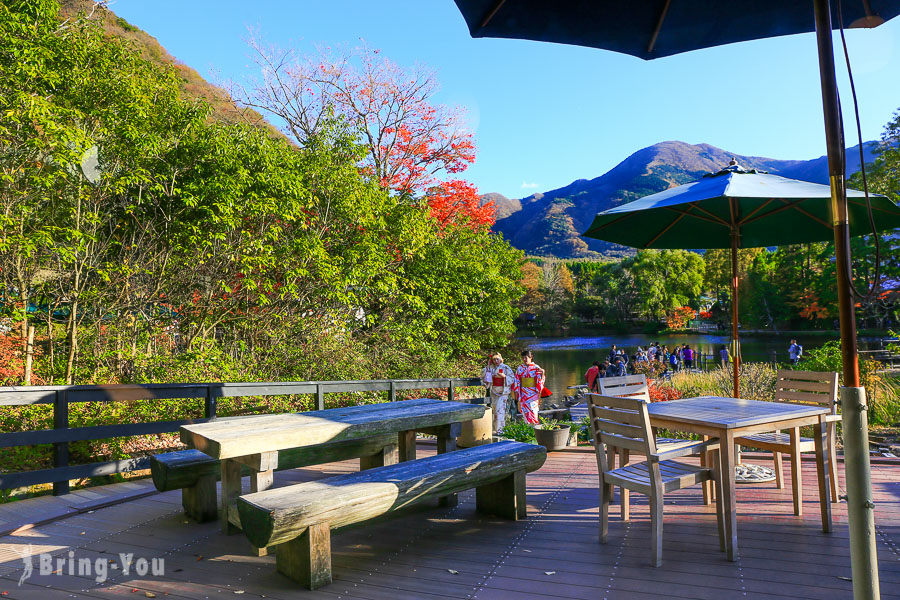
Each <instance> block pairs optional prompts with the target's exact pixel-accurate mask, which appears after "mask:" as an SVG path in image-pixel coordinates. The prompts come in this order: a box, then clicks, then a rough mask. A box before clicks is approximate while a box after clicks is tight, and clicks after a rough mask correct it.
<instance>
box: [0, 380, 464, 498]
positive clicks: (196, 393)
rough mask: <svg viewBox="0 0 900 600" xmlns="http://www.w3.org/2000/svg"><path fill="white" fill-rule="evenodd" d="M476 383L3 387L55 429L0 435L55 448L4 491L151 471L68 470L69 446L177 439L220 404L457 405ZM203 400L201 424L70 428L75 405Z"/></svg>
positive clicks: (3, 479)
mask: <svg viewBox="0 0 900 600" xmlns="http://www.w3.org/2000/svg"><path fill="white" fill-rule="evenodd" d="M481 385H482V383H481V380H480V379H479V378H477V377H462V378H441V379H382V380H370V381H299V382H298V381H287V382H261V383H259V382H258V383H151V384H141V385H74V386H34V387H25V386H23V387H0V406H27V405H32V404H52V405H53V429H43V430H39V431H17V432H12V433H0V452H2V448H12V447H16V446H32V445H36V444H53V468H51V469H41V470H37V471H22V472H17V473H0V490H3V489H10V488H17V487H23V486H29V485H37V484H42V483H53V494H54V495H61V494H66V493H68V491H69V480H70V479H80V478H84V477H97V476H101V475H112V474H114V473H124V472H127V471H135V470H140V469H147V468H149V464H150V459H149V457H146V456H145V457H139V458H129V459H124V460H113V461H107V462H98V463H91V464H84V465H74V466H70V465H69V442H78V441H87V440H101V439H107V438H114V437H125V436H132V435H149V434H155V433H173V432H176V431H178V428H179V427H181V426H182V425H187V424H189V423H202V422H205V421H209V420H212V419H215V418H216V409H217V402H218V399H219V398H234V397H241V396H282V395H287V394H314V395H315V397H316V408H317V409H319V410H322V409H324V408H325V394H333V393H341V392H387V394H388V395H387V398H388V400H389V401H391V402H393V401H395V400H396V399H397V392H398V391H400V390H421V389H434V388H447V398H448V399H449V400H453V399H454V398H455V396H456V388H457V387H468V386H481ZM199 398H202V399H203V413H204V414H203V418H202V419H181V420H176V421H155V422H151V423H125V424H120V425H95V426H91V427H69V404H71V403H73V402H123V401H129V400H174V399H199Z"/></svg>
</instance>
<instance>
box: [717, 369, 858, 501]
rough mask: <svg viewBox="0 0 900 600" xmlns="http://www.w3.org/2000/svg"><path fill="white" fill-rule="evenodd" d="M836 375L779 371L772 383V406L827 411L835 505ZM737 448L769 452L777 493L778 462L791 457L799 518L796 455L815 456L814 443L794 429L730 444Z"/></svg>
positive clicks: (780, 468)
mask: <svg viewBox="0 0 900 600" xmlns="http://www.w3.org/2000/svg"><path fill="white" fill-rule="evenodd" d="M837 386H838V374H837V373H834V372H831V373H820V372H816V371H791V370H789V369H779V370H778V374H777V380H776V383H775V402H792V403H798V404H819V405H822V406H827V407H828V408H830V409H831V415H829V416H828V419H827V426H826V427H827V433H828V447H829V452H830V453H831V471H830V472H829V473H828V479H829V480H830V483H831V501H832V502H838V493H837V480H838V478H837V460H835V445H836V441H837V434H836V432H835V423H836V422H837V421H838V420H840V418H841V417H840V415H838V412H837V407H838V392H837ZM734 442H735V444H736V445H737V446H738V447H740V446H750V447H752V448H759V449H760V450H770V451H771V452H772V453H773V458H774V461H775V484H776V486H777V487H778V489H784V472H783V464H782V462H781V455H782V454H790V455H791V489H792V491H793V496H794V514H795V515H798V516H799V515H802V514H803V481H802V477H801V473H802V471H801V468H800V454H801V453H803V452H815V451H816V444H815V440H813V439H811V438H805V437H800V428H799V427H794V428H793V429H790V430H789V431H788V432H787V433H785V432H782V431H774V432H771V433H757V434H753V435H748V436H745V437H741V438H737V439H735V440H734Z"/></svg>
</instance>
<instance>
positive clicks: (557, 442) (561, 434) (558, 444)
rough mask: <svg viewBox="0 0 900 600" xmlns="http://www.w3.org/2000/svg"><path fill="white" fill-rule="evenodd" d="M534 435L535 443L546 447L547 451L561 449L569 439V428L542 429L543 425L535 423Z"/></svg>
mask: <svg viewBox="0 0 900 600" xmlns="http://www.w3.org/2000/svg"><path fill="white" fill-rule="evenodd" d="M534 437H535V440H536V441H537V443H538V444H540V445H541V446H543V447H544V448H546V449H547V451H548V452H550V451H553V450H562V449H563V448H565V447H566V444H567V443H568V441H569V428H568V427H557V428H555V429H544V427H543V425H535V426H534Z"/></svg>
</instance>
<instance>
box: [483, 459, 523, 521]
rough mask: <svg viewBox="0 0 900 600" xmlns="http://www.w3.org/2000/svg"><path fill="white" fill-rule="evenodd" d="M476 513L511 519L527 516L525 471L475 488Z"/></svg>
mask: <svg viewBox="0 0 900 600" xmlns="http://www.w3.org/2000/svg"><path fill="white" fill-rule="evenodd" d="M475 506H476V508H477V509H478V512H480V513H484V514H488V515H495V516H498V517H503V518H506V519H512V520H513V521H516V520H518V519H524V518H525V517H526V516H527V506H526V503H525V471H516V472H515V473H512V474H510V475H509V476H507V477H504V478H503V479H501V480H500V481H497V482H495V483H489V484H487V485H482V486H480V487H477V488H475Z"/></svg>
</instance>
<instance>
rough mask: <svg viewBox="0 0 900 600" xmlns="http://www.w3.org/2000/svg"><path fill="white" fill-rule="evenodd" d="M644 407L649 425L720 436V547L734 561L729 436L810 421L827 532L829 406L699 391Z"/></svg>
mask: <svg viewBox="0 0 900 600" xmlns="http://www.w3.org/2000/svg"><path fill="white" fill-rule="evenodd" d="M647 411H648V412H649V414H650V424H651V425H652V426H653V427H662V428H665V429H669V430H674V431H687V432H690V433H698V434H701V435H707V436H710V437H717V438H719V440H720V441H721V443H720V445H719V448H720V451H719V455H720V460H719V464H720V465H721V469H722V489H723V493H722V503H723V505H724V508H725V551H726V552H727V554H728V559H729V560H732V561H734V560H737V558H738V549H737V512H736V506H735V481H734V467H735V448H734V440H735V438H737V437H740V436H744V435H748V434H751V433H762V432H769V431H775V430H777V429H789V428H791V427H802V426H805V425H812V426H813V428H814V430H815V434H814V438H815V442H816V468H817V471H818V475H819V504H820V506H821V510H822V530H823V531H825V532H826V533H828V532H830V531H831V488H830V486H829V484H828V471H829V468H830V463H829V461H830V460H832V457H831V456H830V450H829V444H828V440H827V429H826V426H825V419H826V417H827V416H828V415H830V414H831V410H830V409H829V408H827V407H823V406H815V405H809V404H789V403H786V402H760V401H757V400H742V399H739V398H722V397H718V396H701V397H698V398H683V399H681V400H671V401H668V402H652V403H650V404H649V405H648V406H647Z"/></svg>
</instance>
